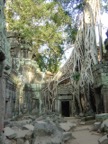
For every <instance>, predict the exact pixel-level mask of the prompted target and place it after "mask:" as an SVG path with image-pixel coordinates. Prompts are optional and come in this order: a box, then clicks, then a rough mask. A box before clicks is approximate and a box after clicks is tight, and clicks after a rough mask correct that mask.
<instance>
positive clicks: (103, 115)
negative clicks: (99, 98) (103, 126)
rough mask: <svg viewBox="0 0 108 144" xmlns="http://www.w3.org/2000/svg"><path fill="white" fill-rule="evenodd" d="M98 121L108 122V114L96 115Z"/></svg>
mask: <svg viewBox="0 0 108 144" xmlns="http://www.w3.org/2000/svg"><path fill="white" fill-rule="evenodd" d="M95 118H96V120H100V121H101V120H106V119H108V113H101V114H96V115H95Z"/></svg>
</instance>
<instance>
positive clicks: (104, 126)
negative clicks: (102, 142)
mask: <svg viewBox="0 0 108 144" xmlns="http://www.w3.org/2000/svg"><path fill="white" fill-rule="evenodd" d="M101 130H102V131H108V119H106V120H104V121H103V122H102V124H101Z"/></svg>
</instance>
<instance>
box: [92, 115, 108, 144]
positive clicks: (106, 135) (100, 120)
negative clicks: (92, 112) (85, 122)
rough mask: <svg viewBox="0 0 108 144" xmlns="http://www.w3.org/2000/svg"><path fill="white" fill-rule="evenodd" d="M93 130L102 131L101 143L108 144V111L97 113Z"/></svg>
mask: <svg viewBox="0 0 108 144" xmlns="http://www.w3.org/2000/svg"><path fill="white" fill-rule="evenodd" d="M91 131H96V132H97V133H102V137H101V138H99V140H98V143H99V144H108V113H104V114H97V115H96V122H95V123H94V124H93V127H92V128H91Z"/></svg>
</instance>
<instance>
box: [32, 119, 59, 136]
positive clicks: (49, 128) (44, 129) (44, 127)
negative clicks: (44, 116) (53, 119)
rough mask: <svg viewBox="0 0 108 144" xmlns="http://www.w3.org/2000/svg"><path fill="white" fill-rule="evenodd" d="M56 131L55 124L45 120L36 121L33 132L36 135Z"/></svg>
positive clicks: (49, 133)
mask: <svg viewBox="0 0 108 144" xmlns="http://www.w3.org/2000/svg"><path fill="white" fill-rule="evenodd" d="M54 131H56V127H55V125H52V124H51V123H47V122H45V121H38V122H37V123H35V128H34V133H35V135H38V136H45V135H51V134H53V133H54Z"/></svg>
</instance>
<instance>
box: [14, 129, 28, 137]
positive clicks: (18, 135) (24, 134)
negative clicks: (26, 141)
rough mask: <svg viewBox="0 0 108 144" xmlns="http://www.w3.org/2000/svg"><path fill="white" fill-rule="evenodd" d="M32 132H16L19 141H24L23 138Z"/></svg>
mask: <svg viewBox="0 0 108 144" xmlns="http://www.w3.org/2000/svg"><path fill="white" fill-rule="evenodd" d="M29 132H30V131H29V130H19V131H16V134H17V135H16V138H17V139H22V138H25V137H26V135H27V134H28V133H29Z"/></svg>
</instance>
